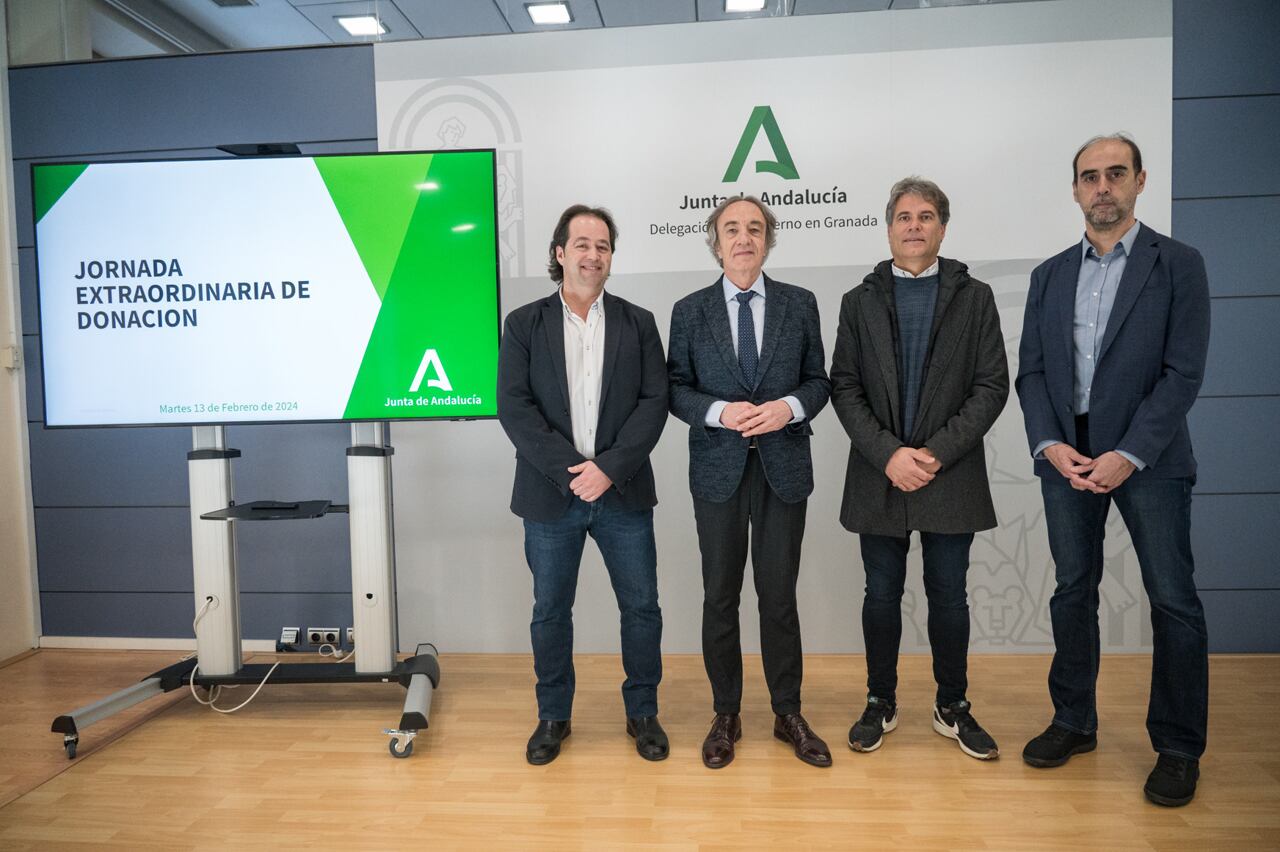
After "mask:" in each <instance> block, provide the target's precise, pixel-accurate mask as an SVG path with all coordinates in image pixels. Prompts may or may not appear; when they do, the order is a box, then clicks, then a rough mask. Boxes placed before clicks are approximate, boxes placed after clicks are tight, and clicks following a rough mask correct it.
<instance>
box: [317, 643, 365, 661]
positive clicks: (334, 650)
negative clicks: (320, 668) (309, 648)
mask: <svg viewBox="0 0 1280 852" xmlns="http://www.w3.org/2000/svg"><path fill="white" fill-rule="evenodd" d="M325 648H328V649H329V651H328V653H326V652H325V650H324V649H325ZM316 650H317V651H318V652H319V654H320V656H322V657H332V658H333V661H334V662H335V663H345V662H346V661H347V660H349V659H351V658H352V657H353V656H354V655H355V653H356V649H355V648H352V649H351V650H350V651H348V652H347V653H346V654H344V655H343V656H341V657H339V656H338V649H337V647H336V646H334V645H332V644H330V643H328V642H325V643H324V644H323V645H321V646H320V647H319V648H317V649H316Z"/></svg>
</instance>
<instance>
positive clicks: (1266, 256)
mask: <svg viewBox="0 0 1280 852" xmlns="http://www.w3.org/2000/svg"><path fill="white" fill-rule="evenodd" d="M1277 8H1280V5H1277ZM1277 224H1280V196H1275V195H1272V196H1267V197H1263V198H1204V199H1198V200H1194V201H1191V200H1188V201H1175V202H1173V237H1174V239H1177V240H1181V241H1182V242H1184V243H1187V244H1189V245H1193V246H1195V247H1196V248H1197V249H1199V250H1200V253H1201V254H1202V255H1204V263H1205V267H1206V268H1207V269H1208V272H1209V293H1210V295H1213V296H1262V295H1276V294H1280V268H1277V266H1276V264H1275V263H1273V262H1272V257H1271V253H1270V252H1266V251H1253V250H1252V249H1251V248H1250V247H1252V246H1266V245H1270V244H1271V242H1272V240H1273V239H1274V238H1275V233H1276V225H1277Z"/></svg>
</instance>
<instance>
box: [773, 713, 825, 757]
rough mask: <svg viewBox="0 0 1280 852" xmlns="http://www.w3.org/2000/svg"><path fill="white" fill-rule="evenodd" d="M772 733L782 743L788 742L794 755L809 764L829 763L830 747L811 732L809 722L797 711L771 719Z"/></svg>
mask: <svg viewBox="0 0 1280 852" xmlns="http://www.w3.org/2000/svg"><path fill="white" fill-rule="evenodd" d="M773 735H774V736H775V737H777V738H778V739H780V740H782V741H783V742H784V743H790V744H791V747H792V748H793V749H795V752H796V757H798V758H800V759H801V760H803V761H804V762H805V763H807V764H809V765H810V766H821V767H827V766H830V765H831V749H829V748H827V744H826V743H825V742H823V741H822V738H821V737H819V736H818V735H817V734H815V733H814V732H813V729H812V728H810V727H809V723H808V722H806V721H805V720H804V717H803V716H801V715H800V714H799V713H788V714H787V715H785V716H778V717H777V718H776V719H774V721H773Z"/></svg>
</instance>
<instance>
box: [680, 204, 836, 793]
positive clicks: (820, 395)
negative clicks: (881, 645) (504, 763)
mask: <svg viewBox="0 0 1280 852" xmlns="http://www.w3.org/2000/svg"><path fill="white" fill-rule="evenodd" d="M776 227H777V220H776V219H775V218H774V216H773V213H771V212H770V211H769V209H768V208H767V207H766V206H765V205H764V204H763V203H762V202H760V201H759V200H758V199H756V198H753V197H751V196H745V197H739V196H732V197H730V198H728V199H726V200H725V201H724V202H722V203H721V204H720V205H719V206H718V207H716V209H715V210H714V211H712V213H711V215H710V217H708V219H707V243H708V245H709V246H710V247H711V253H712V255H713V256H714V257H715V258H716V262H717V263H719V264H720V266H721V267H722V268H723V270H724V273H723V274H722V275H721V276H719V277H718V278H717V279H716V281H715V283H713V284H712V285H711V286H710V287H706V288H704V289H702V290H698V291H697V292H695V293H693V294H691V295H689V296H686V297H685V298H684V299H681V300H680V301H679V302H677V303H676V304H675V306H674V307H673V308H672V311H671V335H670V338H669V342H670V348H669V353H668V359H667V370H668V375H669V378H670V382H671V388H670V390H671V393H670V398H671V411H672V413H673V414H675V415H676V417H679V418H680V419H681V420H683V421H685V422H686V423H688V424H689V489H690V491H692V493H693V511H694V517H695V519H696V521H697V527H698V547H699V549H700V550H701V552H702V588H703V606H702V657H703V662H704V663H705V664H706V667H707V676H708V678H709V679H710V681H711V693H712V698H713V702H714V707H715V718H714V719H713V721H712V724H711V730H710V732H709V733H708V734H707V737H706V740H705V741H704V742H703V744H702V761H703V763H704V764H705V765H706V766H707V767H709V768H711V769H719V768H722V767H724V766H727V765H728V764H729V763H730V762H731V761H732V760H733V757H734V744H735V743H736V742H737V740H738V739H739V738H740V737H741V736H742V724H741V722H740V720H739V716H738V713H739V709H740V705H741V702H742V645H741V642H740V640H739V630H738V605H739V601H740V598H741V594H742V581H743V576H744V571H745V568H746V561H747V547H748V541H750V548H751V565H752V575H753V578H754V580H755V587H756V594H757V596H758V597H759V600H760V650H761V652H762V656H763V657H764V670H765V680H766V681H767V682H768V685H769V696H770V699H771V704H772V706H773V712H774V714H775V720H774V726H773V734H774V736H775V737H777V738H778V739H780V740H782V741H784V742H786V743H788V744H789V745H791V747H792V748H793V749H794V750H795V754H796V757H798V758H799V759H800V760H802V761H804V762H805V763H808V764H810V765H813V766H824V767H825V766H830V765H831V751H830V750H829V749H828V748H827V744H826V743H824V742H823V741H822V740H821V739H820V738H819V737H818V736H817V735H816V734H814V732H813V730H812V729H811V728H810V727H809V724H808V723H807V722H806V721H805V719H804V717H803V716H802V715H800V681H801V675H802V669H803V658H802V653H801V647H800V618H799V615H798V613H797V611H796V578H797V576H798V574H799V570H800V541H801V539H802V538H803V536H804V521H805V505H806V501H807V499H808V497H809V494H810V493H811V492H812V491H813V463H812V460H811V458H810V453H809V436H810V435H811V434H813V429H812V428H811V427H810V425H809V424H810V422H811V421H812V420H813V417H814V415H816V414H817V413H818V412H819V411H821V410H822V407H823V406H824V405H826V404H827V398H828V397H829V396H830V394H831V383H830V382H829V381H828V380H827V372H826V363H825V359H824V356H823V350H822V333H821V328H820V325H819V320H818V304H817V300H816V299H815V298H814V296H813V294H812V293H810V292H809V291H808V290H804V289H801V288H800V287H794V286H792V285H790V284H783V283H782V282H781V281H775V280H773V279H772V278H770V277H769V276H767V275H765V274H764V272H763V267H764V261H765V258H766V257H767V256H768V253H769V250H770V249H771V248H773V244H774V240H775V231H776Z"/></svg>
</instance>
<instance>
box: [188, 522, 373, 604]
mask: <svg viewBox="0 0 1280 852" xmlns="http://www.w3.org/2000/svg"><path fill="white" fill-rule="evenodd" d="M347 520H348V518H347V515H345V514H329V515H325V516H324V517H323V518H310V519H306V520H300V521H253V522H242V523H239V524H237V525H236V549H237V551H238V553H239V558H238V559H237V562H236V565H237V569H238V571H239V574H240V590H241V592H282V593H291V592H308V593H309V592H343V591H344V590H345V591H346V592H347V593H348V594H349V593H350V591H351V534H350V527H349V525H348V523H347ZM205 523H211V522H209V521H205Z"/></svg>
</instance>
